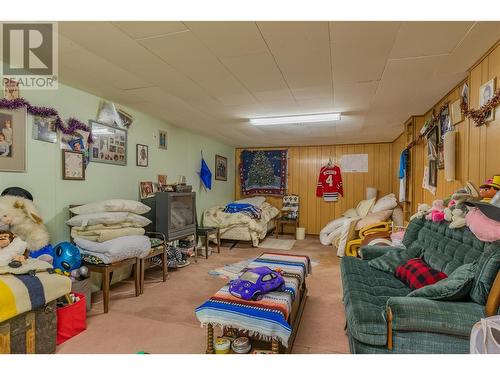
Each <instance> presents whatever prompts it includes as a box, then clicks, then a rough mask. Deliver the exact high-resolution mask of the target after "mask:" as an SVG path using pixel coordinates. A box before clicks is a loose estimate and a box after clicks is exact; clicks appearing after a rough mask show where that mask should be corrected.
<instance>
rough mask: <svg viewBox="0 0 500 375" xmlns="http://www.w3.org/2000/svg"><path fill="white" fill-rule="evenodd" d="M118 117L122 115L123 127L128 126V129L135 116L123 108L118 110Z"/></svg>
mask: <svg viewBox="0 0 500 375" xmlns="http://www.w3.org/2000/svg"><path fill="white" fill-rule="evenodd" d="M118 117H120V121H121V123H122V127H124V128H127V129H128V128H129V127H130V125H132V123H133V122H134V117H132V115H131V114H129V113H127V112H125V111H124V110H123V109H119V110H118Z"/></svg>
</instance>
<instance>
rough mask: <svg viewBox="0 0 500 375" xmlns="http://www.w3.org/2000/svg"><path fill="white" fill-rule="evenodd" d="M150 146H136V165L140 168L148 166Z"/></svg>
mask: <svg viewBox="0 0 500 375" xmlns="http://www.w3.org/2000/svg"><path fill="white" fill-rule="evenodd" d="M148 158H149V154H148V146H146V145H141V144H137V145H136V165H137V166H138V167H147V166H148Z"/></svg>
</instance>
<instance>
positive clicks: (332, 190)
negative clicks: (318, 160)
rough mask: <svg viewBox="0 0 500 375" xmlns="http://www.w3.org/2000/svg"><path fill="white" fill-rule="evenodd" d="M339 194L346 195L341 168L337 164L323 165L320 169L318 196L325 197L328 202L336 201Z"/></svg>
mask: <svg viewBox="0 0 500 375" xmlns="http://www.w3.org/2000/svg"><path fill="white" fill-rule="evenodd" d="M339 194H340V196H344V190H343V189H342V176H341V175H340V168H339V167H337V166H336V165H332V166H324V167H322V168H321V170H320V171H319V177H318V185H317V187H316V196H317V197H323V199H324V200H325V201H326V202H335V201H336V200H337V199H338V196H339Z"/></svg>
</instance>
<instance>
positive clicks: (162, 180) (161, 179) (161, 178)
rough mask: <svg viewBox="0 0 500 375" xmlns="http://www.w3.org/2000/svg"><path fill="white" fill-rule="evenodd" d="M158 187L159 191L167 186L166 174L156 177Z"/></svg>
mask: <svg viewBox="0 0 500 375" xmlns="http://www.w3.org/2000/svg"><path fill="white" fill-rule="evenodd" d="M158 186H159V187H160V189H161V188H164V187H165V186H167V175H166V174H159V175H158Z"/></svg>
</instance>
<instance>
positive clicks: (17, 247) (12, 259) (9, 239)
mask: <svg viewBox="0 0 500 375" xmlns="http://www.w3.org/2000/svg"><path fill="white" fill-rule="evenodd" d="M25 251H26V242H24V241H23V240H21V239H20V238H19V237H16V236H15V235H14V233H12V232H9V231H0V266H10V267H12V268H19V267H21V265H22V264H23V263H24V262H25V261H26V258H25V256H24V252H25Z"/></svg>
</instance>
